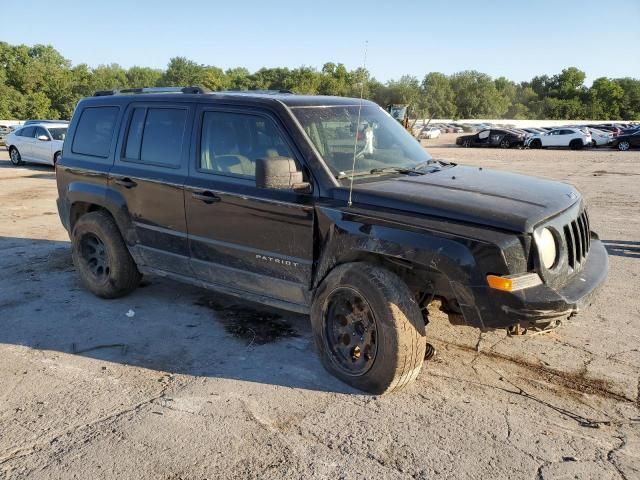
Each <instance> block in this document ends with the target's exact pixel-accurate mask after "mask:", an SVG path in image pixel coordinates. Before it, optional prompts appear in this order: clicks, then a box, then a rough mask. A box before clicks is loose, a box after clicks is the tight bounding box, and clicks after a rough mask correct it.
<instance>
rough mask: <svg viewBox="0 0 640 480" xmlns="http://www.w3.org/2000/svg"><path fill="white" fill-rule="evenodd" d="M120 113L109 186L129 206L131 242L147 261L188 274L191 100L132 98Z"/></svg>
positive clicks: (172, 270)
mask: <svg viewBox="0 0 640 480" xmlns="http://www.w3.org/2000/svg"><path fill="white" fill-rule="evenodd" d="M124 119H125V120H124V122H125V128H123V129H122V133H121V135H120V138H119V142H118V145H119V147H118V149H117V151H116V160H115V163H114V166H113V168H112V170H111V172H110V174H109V186H110V188H111V189H113V190H116V191H117V192H119V193H120V194H121V195H122V197H124V200H125V203H126V206H127V208H128V209H129V214H130V217H131V219H132V222H133V228H134V229H135V232H136V235H137V238H138V243H137V244H136V246H135V247H133V248H134V249H136V250H137V253H139V254H140V256H141V257H142V258H143V260H144V263H145V264H146V265H147V266H149V267H152V268H156V269H159V270H165V271H169V272H173V273H178V274H182V275H190V274H191V271H190V267H189V244H188V240H187V224H186V219H185V211H184V189H183V185H184V182H185V179H186V176H187V171H188V166H187V163H188V161H187V158H188V155H189V147H188V145H189V138H190V136H191V124H192V121H193V106H192V104H189V103H183V104H181V103H176V104H166V103H162V104H158V103H152V102H149V103H132V104H130V105H129V107H128V109H127V111H126V112H125V115H124Z"/></svg>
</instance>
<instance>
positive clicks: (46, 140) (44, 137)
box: [38, 135, 49, 142]
mask: <svg viewBox="0 0 640 480" xmlns="http://www.w3.org/2000/svg"><path fill="white" fill-rule="evenodd" d="M38 140H40V141H41V142H48V141H49V137H47V136H46V135H39V136H38Z"/></svg>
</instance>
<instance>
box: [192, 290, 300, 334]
mask: <svg viewBox="0 0 640 480" xmlns="http://www.w3.org/2000/svg"><path fill="white" fill-rule="evenodd" d="M195 304H196V305H200V306H204V307H208V308H211V309H212V310H214V311H215V312H216V319H217V320H218V321H219V322H220V323H222V325H223V326H224V329H225V330H226V331H227V332H228V333H230V334H231V335H232V336H234V337H236V338H238V339H241V340H245V341H246V342H247V345H264V344H267V343H272V342H275V341H277V340H280V339H281V338H291V337H297V336H298V333H297V332H296V331H295V330H294V329H293V327H291V325H290V324H289V323H288V322H287V321H286V319H284V318H282V316H281V315H279V314H277V313H274V312H268V311H265V310H258V309H253V308H249V307H246V306H239V305H234V304H222V303H219V302H217V301H215V300H211V299H207V298H202V299H200V300H198V301H197V302H195Z"/></svg>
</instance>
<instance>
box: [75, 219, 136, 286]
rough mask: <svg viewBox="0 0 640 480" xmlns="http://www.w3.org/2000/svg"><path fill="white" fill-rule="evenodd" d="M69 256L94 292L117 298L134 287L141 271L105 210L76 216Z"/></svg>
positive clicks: (84, 282) (81, 277)
mask: <svg viewBox="0 0 640 480" xmlns="http://www.w3.org/2000/svg"><path fill="white" fill-rule="evenodd" d="M71 241H72V257H73V263H74V265H75V267H76V270H77V271H78V273H79V274H80V279H81V280H82V283H83V284H84V285H85V286H86V287H87V288H88V289H89V290H91V291H92V292H93V293H94V294H95V295H97V296H99V297H102V298H116V297H121V296H123V295H126V294H127V293H129V292H131V291H133V290H135V288H136V287H137V286H138V283H139V282H140V278H141V275H140V272H138V268H137V267H136V264H135V262H134V261H133V258H131V255H130V254H129V251H128V250H127V246H126V245H125V243H124V240H123V239H122V236H121V235H120V231H119V230H118V226H117V225H116V223H115V221H114V220H113V218H112V217H111V215H109V214H108V213H107V212H105V211H96V212H90V213H87V214H85V215H83V216H82V217H80V218H79V219H78V221H77V222H76V224H75V225H74V227H73V233H72V236H71Z"/></svg>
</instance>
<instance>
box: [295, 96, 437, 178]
mask: <svg viewBox="0 0 640 480" xmlns="http://www.w3.org/2000/svg"><path fill="white" fill-rule="evenodd" d="M358 108H359V107H358V105H354V106H336V107H297V108H293V113H294V115H295V116H296V117H297V119H298V121H299V122H300V123H301V124H302V127H303V128H304V130H305V132H306V133H307V135H308V136H309V138H310V139H311V141H312V142H313V144H314V145H315V147H316V148H317V149H318V152H320V154H321V155H322V158H323V159H324V161H325V163H326V164H327V166H328V167H329V169H330V170H331V171H332V173H333V174H334V175H335V176H336V177H338V178H343V177H344V176H347V175H349V174H350V173H351V170H352V169H353V154H354V143H355V144H356V145H355V147H356V148H355V152H356V162H355V169H353V170H354V175H357V174H359V173H360V174H364V173H370V172H371V170H378V169H386V168H402V169H414V168H416V167H419V166H420V167H421V166H423V165H426V164H429V163H435V162H434V161H433V160H432V159H431V157H430V156H429V154H428V153H427V152H426V150H425V149H424V148H422V147H421V146H420V143H419V142H417V141H416V140H415V139H414V138H413V137H412V136H411V135H409V134H408V133H407V131H406V130H405V129H404V128H402V126H401V125H400V124H399V123H398V122H397V121H396V120H394V119H393V118H391V116H389V114H387V113H386V112H385V111H384V110H382V109H381V108H380V107H377V106H373V105H363V106H362V110H361V112H360V123H359V124H358ZM356 139H357V142H356Z"/></svg>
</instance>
